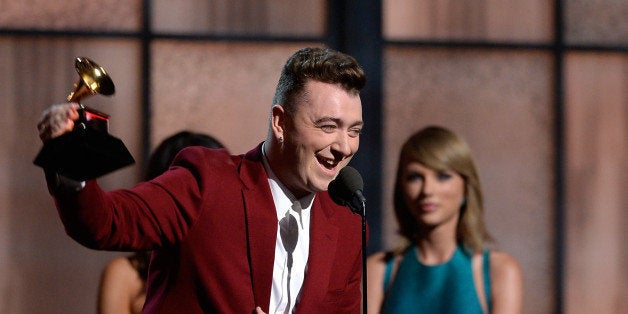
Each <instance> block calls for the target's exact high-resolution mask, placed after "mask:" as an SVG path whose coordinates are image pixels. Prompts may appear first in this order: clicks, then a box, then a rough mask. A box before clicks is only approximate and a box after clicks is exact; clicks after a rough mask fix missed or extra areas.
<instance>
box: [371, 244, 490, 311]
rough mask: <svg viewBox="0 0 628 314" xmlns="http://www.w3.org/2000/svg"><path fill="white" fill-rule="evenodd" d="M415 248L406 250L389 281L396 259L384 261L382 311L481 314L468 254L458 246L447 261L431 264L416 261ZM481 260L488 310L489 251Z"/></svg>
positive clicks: (485, 252)
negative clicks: (385, 262) (392, 277)
mask: <svg viewBox="0 0 628 314" xmlns="http://www.w3.org/2000/svg"><path fill="white" fill-rule="evenodd" d="M417 250H418V249H417V247H416V246H414V247H411V248H409V249H408V250H406V252H405V253H404V254H403V259H402V260H401V262H400V263H399V267H398V269H397V273H396V274H395V275H394V279H393V281H392V282H390V280H391V279H390V277H391V272H392V268H393V264H394V261H395V259H394V258H393V259H391V260H390V261H388V262H387V264H386V272H385V274H384V288H385V296H384V302H383V305H382V313H395V314H400V313H434V314H447V313H449V314H460V313H464V314H474V313H478V314H481V313H483V310H482V306H481V305H480V301H479V299H478V296H477V293H476V291H475V284H474V282H473V274H472V269H471V256H469V255H467V254H466V253H465V251H464V250H463V249H462V248H461V247H460V246H458V248H457V249H456V252H455V253H454V255H453V257H452V258H451V259H450V260H449V261H448V262H445V263H443V264H439V265H433V266H432V265H423V264H421V263H420V262H419V259H418V254H417V253H418V251H417ZM482 260H483V265H482V267H483V270H482V273H483V278H484V290H485V295H486V298H487V300H486V301H487V304H488V306H489V309H490V295H491V293H490V291H491V287H490V268H489V251H488V250H485V251H484V253H483V259H482Z"/></svg>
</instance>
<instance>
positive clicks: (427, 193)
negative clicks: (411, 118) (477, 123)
mask: <svg viewBox="0 0 628 314" xmlns="http://www.w3.org/2000/svg"><path fill="white" fill-rule="evenodd" d="M394 210H395V216H396V219H397V222H398V224H399V232H400V234H401V235H402V236H403V238H404V239H405V240H406V241H407V243H406V244H405V245H403V246H401V247H400V249H399V250H397V251H394V252H379V253H376V254H373V255H372V256H370V257H369V259H368V261H367V271H368V293H369V294H368V297H369V302H370V303H369V309H368V310H369V311H368V312H369V313H380V312H381V313H439V314H442V313H509V314H512V313H521V310H522V299H523V296H522V295H523V292H522V291H523V287H522V285H523V279H522V273H521V269H520V267H519V264H518V262H517V261H516V260H515V259H514V258H513V257H512V256H510V255H508V254H506V253H504V252H500V251H497V250H493V249H489V248H488V246H487V244H488V243H489V242H490V240H491V237H490V235H489V233H488V231H487V230H486V227H485V225H484V221H483V218H482V213H483V208H482V191H481V188H480V181H479V178H478V174H477V170H476V167H475V165H474V162H473V160H472V158H471V152H470V149H469V147H468V145H467V143H466V142H464V141H463V140H462V139H461V138H460V137H458V136H457V135H456V134H454V133H453V132H451V131H449V130H447V129H445V128H442V127H437V126H432V127H427V128H425V129H422V130H420V131H419V132H417V133H415V134H414V135H413V136H411V137H410V138H409V139H408V140H407V141H406V143H405V144H404V145H403V147H402V149H401V154H400V157H399V164H398V169H397V177H396V183H395V192H394Z"/></svg>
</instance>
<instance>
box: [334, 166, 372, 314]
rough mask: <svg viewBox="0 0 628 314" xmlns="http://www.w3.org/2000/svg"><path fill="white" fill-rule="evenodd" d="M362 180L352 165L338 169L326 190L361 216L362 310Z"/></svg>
mask: <svg viewBox="0 0 628 314" xmlns="http://www.w3.org/2000/svg"><path fill="white" fill-rule="evenodd" d="M362 189H364V182H363V181H362V176H360V173H359V172H358V171H357V170H355V169H354V168H353V167H350V166H346V167H344V168H342V169H340V172H339V173H338V176H337V177H336V179H334V180H332V181H331V182H329V186H328V187H327V191H328V192H329V196H331V199H332V200H333V201H334V202H335V203H336V204H338V205H340V206H348V207H349V209H351V212H353V213H354V214H358V215H360V216H361V217H362V309H363V310H362V311H363V312H364V313H366V309H368V301H367V299H368V298H367V291H366V289H367V285H366V282H367V280H366V205H365V203H366V198H364V195H362Z"/></svg>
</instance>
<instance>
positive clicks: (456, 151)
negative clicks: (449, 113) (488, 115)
mask: <svg viewBox="0 0 628 314" xmlns="http://www.w3.org/2000/svg"><path fill="white" fill-rule="evenodd" d="M409 162H419V163H421V164H422V165H424V166H426V167H428V168H431V169H433V170H435V171H446V170H451V171H454V172H456V173H458V174H459V175H460V176H461V177H462V178H463V179H464V184H465V199H464V202H463V204H462V206H461V208H460V218H459V221H458V225H457V228H456V240H457V242H458V244H460V245H462V247H463V248H464V249H465V250H467V251H468V252H473V251H475V252H477V251H481V250H482V249H483V248H484V246H485V245H486V243H487V242H490V241H492V239H491V236H490V234H489V233H488V231H487V229H486V226H485V224H484V219H483V212H484V208H483V203H482V189H481V186H480V178H479V176H478V172H477V168H476V166H475V163H474V162H473V159H472V157H471V149H470V148H469V145H468V144H467V143H466V142H465V141H464V140H463V139H462V138H460V137H458V136H457V135H456V134H455V133H454V132H452V131H450V130H448V129H445V128H443V127H439V126H429V127H426V128H424V129H422V130H419V131H418V132H416V133H414V134H413V135H412V136H411V137H410V138H409V139H408V140H407V141H406V142H405V143H404V145H403V146H402V148H401V153H400V156H399V163H398V166H397V177H396V179H395V190H394V209H395V216H396V218H397V223H398V224H399V233H400V234H401V235H402V236H403V237H404V238H406V239H407V240H408V241H410V243H414V242H415V241H416V238H417V236H418V234H419V231H420V229H419V228H420V226H419V225H418V224H417V223H416V221H415V219H414V218H413V216H412V214H411V213H410V209H409V208H408V206H407V204H406V202H405V199H404V195H403V189H402V187H401V182H402V180H401V179H402V177H401V176H402V172H403V168H404V167H405V165H406V164H407V163H409Z"/></svg>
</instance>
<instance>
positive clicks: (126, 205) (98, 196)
mask: <svg viewBox="0 0 628 314" xmlns="http://www.w3.org/2000/svg"><path fill="white" fill-rule="evenodd" d="M229 161H230V158H229V156H228V155H227V153H226V152H225V151H213V150H211V151H210V150H207V149H201V148H187V149H184V150H183V151H182V152H181V153H180V154H179V155H178V156H177V158H175V161H174V162H173V165H172V166H171V168H170V170H168V171H167V172H165V173H164V174H163V175H161V176H159V177H157V178H155V179H154V180H151V181H149V182H142V183H140V184H138V185H136V186H134V187H133V188H131V189H120V190H114V191H110V192H105V191H103V190H102V189H101V188H100V187H99V186H98V184H97V182H96V181H95V180H91V181H88V182H87V183H86V185H85V187H84V188H83V189H82V190H81V191H80V192H67V191H65V192H54V193H53V196H54V197H55V203H56V206H57V210H58V212H59V215H60V217H61V221H62V222H63V225H64V227H65V230H66V233H67V234H68V235H69V236H70V237H72V238H73V239H74V240H76V241H77V242H79V243H81V244H82V245H84V246H87V247H89V248H93V249H100V250H151V249H156V248H160V247H164V246H168V245H173V244H175V243H177V242H179V241H181V240H182V239H184V238H185V236H186V234H187V232H188V230H189V229H190V228H191V226H192V225H193V224H194V222H195V221H196V219H197V218H198V216H199V215H200V213H201V212H202V210H203V204H204V202H207V201H208V199H211V197H212V195H215V194H216V193H218V192H219V190H220V189H219V188H218V187H217V186H215V184H216V183H213V184H212V182H220V181H221V180H216V179H215V176H221V175H223V174H224V172H225V171H227V169H228V167H225V165H226V164H228V163H229ZM212 178H213V180H212Z"/></svg>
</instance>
